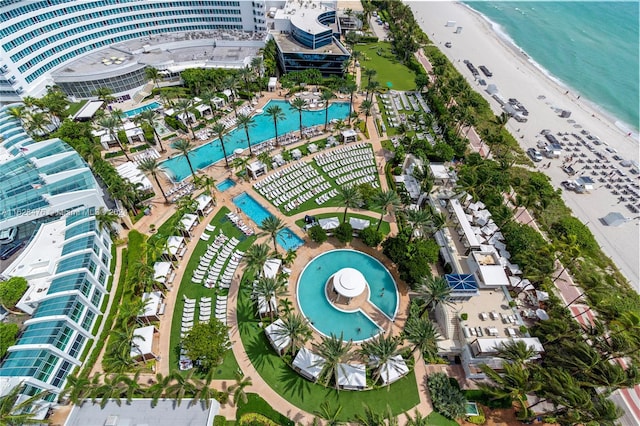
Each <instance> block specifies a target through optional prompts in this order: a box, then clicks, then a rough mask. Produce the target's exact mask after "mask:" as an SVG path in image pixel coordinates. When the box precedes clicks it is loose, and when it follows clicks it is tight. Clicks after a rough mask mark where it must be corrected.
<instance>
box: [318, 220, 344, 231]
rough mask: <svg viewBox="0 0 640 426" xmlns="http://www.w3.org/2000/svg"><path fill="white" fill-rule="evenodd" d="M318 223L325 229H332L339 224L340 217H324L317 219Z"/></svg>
mask: <svg viewBox="0 0 640 426" xmlns="http://www.w3.org/2000/svg"><path fill="white" fill-rule="evenodd" d="M318 223H319V224H320V227H321V228H322V229H324V230H325V231H332V230H334V229H336V228H337V227H338V226H339V225H340V219H338V218H337V217H328V218H325V219H319V220H318Z"/></svg>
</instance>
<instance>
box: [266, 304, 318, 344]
mask: <svg viewBox="0 0 640 426" xmlns="http://www.w3.org/2000/svg"><path fill="white" fill-rule="evenodd" d="M284 300H288V299H282V300H281V302H282V301H284ZM274 334H275V335H276V336H280V337H282V338H284V339H287V338H288V339H290V341H291V345H289V349H290V350H291V356H293V354H295V353H296V352H297V351H298V349H299V348H301V347H302V346H304V344H305V343H307V342H308V341H309V339H311V327H310V326H309V320H308V319H307V318H306V317H305V316H304V315H302V314H299V313H288V314H286V315H285V316H284V318H282V325H281V326H280V327H278V328H276V330H275V333H274Z"/></svg>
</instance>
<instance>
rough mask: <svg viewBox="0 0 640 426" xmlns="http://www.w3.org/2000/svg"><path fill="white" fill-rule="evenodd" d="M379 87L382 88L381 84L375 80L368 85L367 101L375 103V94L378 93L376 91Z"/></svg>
mask: <svg viewBox="0 0 640 426" xmlns="http://www.w3.org/2000/svg"><path fill="white" fill-rule="evenodd" d="M378 87H380V83H378V82H377V81H375V80H374V81H372V82H371V83H369V84H367V96H366V99H367V100H369V101H373V94H374V93H375V92H376V89H377V88H378Z"/></svg>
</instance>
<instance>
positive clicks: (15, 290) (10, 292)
mask: <svg viewBox="0 0 640 426" xmlns="http://www.w3.org/2000/svg"><path fill="white" fill-rule="evenodd" d="M27 287H28V283H27V280H26V279H24V278H23V277H11V278H9V279H8V280H7V281H3V282H1V283H0V303H2V305H4V306H5V307H7V308H13V307H14V306H16V303H18V301H19V300H20V298H21V297H22V295H23V294H24V292H25V291H27Z"/></svg>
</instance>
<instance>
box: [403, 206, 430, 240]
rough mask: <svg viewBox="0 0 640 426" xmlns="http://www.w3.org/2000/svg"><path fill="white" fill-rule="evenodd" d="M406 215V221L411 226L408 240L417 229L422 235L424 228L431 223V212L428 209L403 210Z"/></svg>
mask: <svg viewBox="0 0 640 426" xmlns="http://www.w3.org/2000/svg"><path fill="white" fill-rule="evenodd" d="M404 213H405V215H406V216H407V223H408V224H409V226H410V227H411V234H409V242H411V240H412V239H413V236H414V234H416V231H419V233H420V235H421V236H423V237H424V234H425V232H424V231H425V229H426V228H427V227H428V226H429V225H430V224H431V213H430V212H429V211H428V210H414V209H406V210H404Z"/></svg>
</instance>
